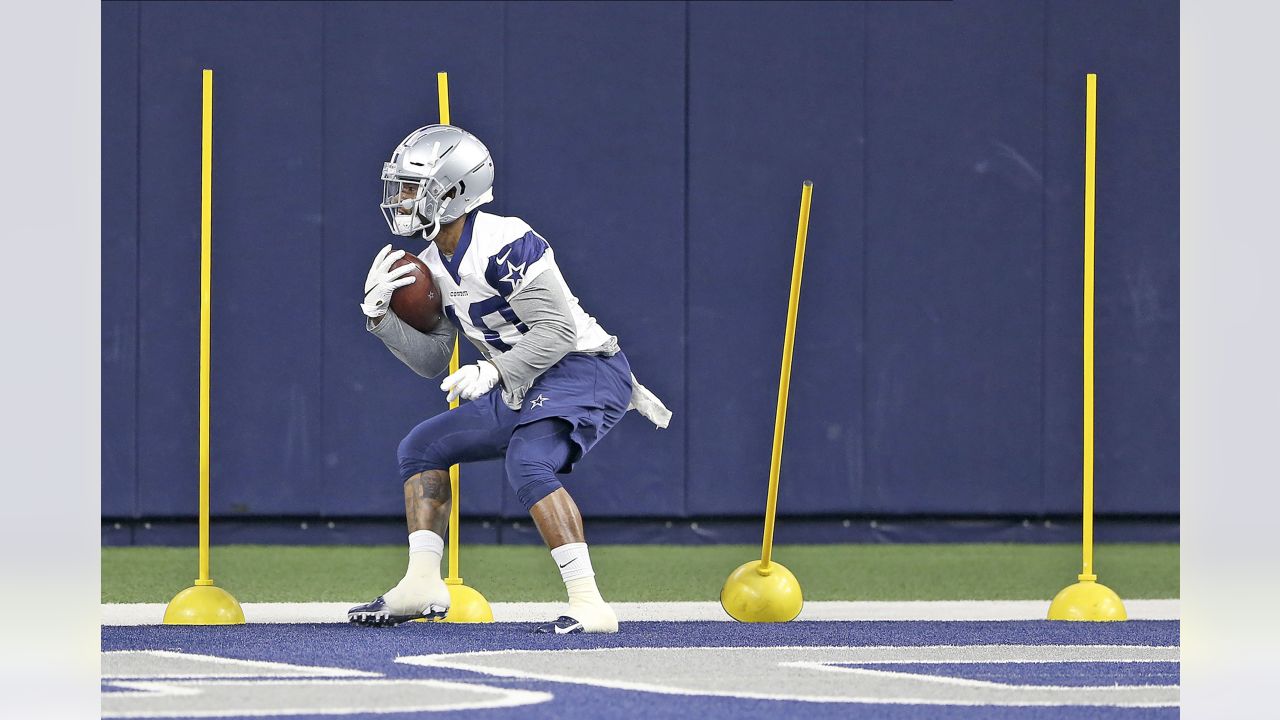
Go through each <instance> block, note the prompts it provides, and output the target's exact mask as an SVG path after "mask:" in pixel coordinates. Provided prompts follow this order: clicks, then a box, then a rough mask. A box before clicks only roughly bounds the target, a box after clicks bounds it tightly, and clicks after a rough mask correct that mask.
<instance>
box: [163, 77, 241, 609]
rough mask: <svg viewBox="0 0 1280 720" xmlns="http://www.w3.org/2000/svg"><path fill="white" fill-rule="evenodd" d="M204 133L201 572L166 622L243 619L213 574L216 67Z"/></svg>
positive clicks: (206, 80) (208, 83)
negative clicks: (211, 349) (211, 352)
mask: <svg viewBox="0 0 1280 720" xmlns="http://www.w3.org/2000/svg"><path fill="white" fill-rule="evenodd" d="M203 92H204V100H203V111H202V115H201V118H202V120H201V136H200V551H199V552H200V576H199V577H198V578H196V581H195V586H194V587H190V588H187V589H186V590H183V591H182V592H180V593H178V595H177V596H175V597H174V598H173V600H171V601H170V602H169V606H168V607H167V608H166V609H165V613H164V622H165V623H166V624H181V625H226V624H239V623H243V622H244V612H243V611H242V610H241V609H240V603H238V602H236V599H235V598H234V597H232V596H231V594H230V593H228V592H227V591H225V590H222V589H220V588H217V587H214V585H213V579H212V578H210V577H209V375H210V367H209V336H210V332H209V329H210V314H211V311H212V303H211V289H212V284H213V283H212V281H211V278H212V265H213V71H212V70H205V71H204V72H203Z"/></svg>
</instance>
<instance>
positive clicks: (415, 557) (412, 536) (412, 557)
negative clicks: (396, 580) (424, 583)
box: [404, 530, 444, 580]
mask: <svg viewBox="0 0 1280 720" xmlns="http://www.w3.org/2000/svg"><path fill="white" fill-rule="evenodd" d="M443 555H444V538H442V537H440V536H439V535H437V534H435V533H433V532H431V531H430V530H415V531H414V532H411V533H409V569H408V570H407V571H406V572H405V574H404V576H405V577H414V578H422V579H424V580H439V579H440V558H441V556H443Z"/></svg>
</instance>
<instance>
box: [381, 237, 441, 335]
mask: <svg viewBox="0 0 1280 720" xmlns="http://www.w3.org/2000/svg"><path fill="white" fill-rule="evenodd" d="M407 263H413V265H414V269H413V272H411V273H409V274H410V275H412V276H414V277H416V278H418V279H417V280H416V281H414V282H413V283H411V284H409V285H405V286H404V287H401V288H396V291H395V292H394V293H392V295H391V311H392V312H394V313H395V314H396V315H397V316H398V317H399V318H400V319H401V320H404V321H405V322H407V323H409V325H410V326H412V327H413V328H414V329H415V330H417V331H418V332H423V333H425V332H430V331H431V329H432V328H434V327H435V326H436V325H439V324H440V321H441V320H442V319H444V314H443V313H444V311H443V309H442V308H441V306H440V291H439V290H438V289H437V288H436V284H435V283H434V282H432V280H431V271H430V270H428V269H427V264H426V263H424V262H422V260H420V259H419V258H418V256H417V255H414V254H413V253H411V252H409V251H407V250H406V251H405V253H404V257H402V258H400V259H399V260H397V261H396V262H395V264H394V265H392V266H391V267H392V268H398V267H400V266H401V265H405V264H407Z"/></svg>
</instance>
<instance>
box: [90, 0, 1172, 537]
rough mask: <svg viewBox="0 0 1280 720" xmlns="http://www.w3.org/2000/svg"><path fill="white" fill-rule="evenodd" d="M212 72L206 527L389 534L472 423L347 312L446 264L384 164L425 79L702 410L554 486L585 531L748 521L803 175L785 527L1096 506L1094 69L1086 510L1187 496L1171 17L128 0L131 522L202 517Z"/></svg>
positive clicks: (471, 483)
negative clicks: (1086, 295)
mask: <svg viewBox="0 0 1280 720" xmlns="http://www.w3.org/2000/svg"><path fill="white" fill-rule="evenodd" d="M446 30H447V31H446ZM203 67H211V68H214V69H215V71H216V81H215V133H214V134H215V153H214V156H215V166H214V167H215V169H214V224H213V227H214V252H213V271H214V272H213V276H214V283H213V301H214V309H213V368H214V374H213V458H214V459H213V467H212V469H213V480H214V492H213V509H214V512H215V513H216V514H219V515H242V516H247V517H262V516H278V515H290V516H331V517H341V516H345V517H354V516H396V515H399V514H400V513H401V512H402V503H401V494H400V489H399V482H398V473H397V467H396V460H395V448H396V445H397V444H398V442H399V440H400V439H401V438H402V437H403V436H404V434H405V433H407V432H408V431H409V430H410V429H411V428H412V427H413V425H414V424H415V423H417V422H419V421H421V420H422V419H425V418H427V417H430V416H431V415H433V414H435V413H437V412H440V411H443V410H444V409H445V407H446V405H445V403H444V400H443V397H442V394H441V393H440V392H439V390H438V389H437V388H436V385H437V384H438V380H437V381H430V380H423V379H421V378H418V377H417V376H416V375H414V374H413V373H412V372H411V371H409V370H408V369H407V368H405V367H404V366H403V365H401V364H400V363H399V362H398V361H397V360H395V358H393V357H392V356H391V355H390V354H389V353H387V352H386V351H385V350H384V348H383V347H382V345H381V343H380V342H378V341H377V339H376V338H374V337H372V336H370V335H369V334H368V333H367V332H365V330H364V327H363V322H362V319H363V318H362V315H361V314H360V312H359V309H358V308H357V304H358V302H359V300H360V297H361V286H362V283H363V280H364V276H365V272H366V270H367V268H368V263H369V261H370V259H371V258H372V256H373V255H374V253H375V252H376V251H377V250H378V249H379V248H380V247H381V246H382V245H384V244H386V243H389V242H390V243H393V244H395V245H396V246H397V247H406V248H408V249H410V250H419V249H421V241H420V240H417V241H414V240H406V239H400V238H395V237H393V236H391V235H390V234H389V233H388V232H387V231H386V228H385V225H384V223H383V220H382V218H381V216H380V213H379V212H378V208H377V202H378V193H379V190H380V184H379V180H378V175H379V171H380V169H381V163H382V162H383V161H384V160H385V159H386V157H387V156H388V155H389V153H390V151H391V149H392V148H393V147H394V145H395V144H396V143H397V142H398V141H399V140H400V139H401V138H402V137H403V136H404V135H406V134H407V133H408V132H409V131H411V130H412V129H414V128H416V127H418V126H420V125H423V124H428V123H432V122H435V121H436V119H437V117H438V115H437V113H438V109H437V104H436V89H435V87H436V86H435V73H436V72H437V71H438V70H447V71H448V72H449V74H450V81H451V85H452V90H453V92H452V115H453V118H452V119H453V121H454V122H455V123H456V124H458V125H461V126H463V127H466V128H468V129H470V130H472V131H473V132H475V133H476V134H477V135H478V136H480V137H481V138H482V139H483V140H484V141H485V142H486V143H487V144H488V146H489V147H490V149H491V150H492V152H493V154H494V157H495V161H496V168H497V179H496V183H495V190H496V195H497V199H496V201H495V203H494V204H493V205H491V206H490V208H489V209H490V210H492V211H494V212H499V213H505V214H511V215H517V216H520V217H522V218H524V219H525V220H526V221H528V222H529V223H530V224H531V225H533V227H534V228H535V229H537V230H538V231H539V232H540V233H542V234H543V235H544V236H546V237H547V239H548V240H549V241H550V243H551V244H552V246H553V247H554V248H555V249H556V252H557V258H558V260H559V261H560V264H561V267H562V269H563V271H564V274H565V276H566V278H567V280H568V281H569V283H570V285H571V287H572V288H573V289H574V290H575V292H576V294H577V295H578V296H579V298H580V299H581V300H582V303H583V306H584V307H585V308H586V309H587V310H588V311H589V312H591V313H592V314H594V315H595V316H596V317H597V318H598V319H599V320H600V322H601V323H602V324H603V325H604V327H605V328H607V329H608V330H609V331H610V332H612V333H614V334H616V335H618V336H619V338H620V340H621V343H622V346H623V348H624V349H625V351H626V352H627V355H628V356H629V358H630V360H631V362H632V366H633V369H634V370H635V373H636V375H637V376H638V377H639V379H640V380H641V381H642V382H644V383H645V384H646V385H648V386H649V387H650V388H651V389H653V390H654V391H655V392H657V393H658V394H659V395H660V396H662V397H663V399H664V400H666V402H667V404H668V405H669V406H670V407H671V408H672V409H673V410H674V411H675V418H674V420H673V422H672V425H671V428H670V429H668V430H665V431H657V430H654V429H653V428H652V427H651V426H649V425H648V423H647V422H645V421H644V420H643V419H642V418H640V417H639V416H636V415H629V416H628V417H627V418H626V419H625V420H624V421H623V422H622V423H621V424H620V425H619V426H618V427H617V428H616V429H615V430H614V431H613V433H612V435H611V436H610V438H609V439H608V440H606V441H605V442H603V443H601V445H600V446H599V447H598V448H597V449H596V450H594V451H593V452H592V453H591V455H590V456H588V457H587V458H586V459H585V460H584V462H583V463H582V464H580V466H579V468H578V470H577V471H575V473H574V474H573V475H571V476H568V477H567V478H566V479H565V482H566V485H567V486H568V487H569V488H570V490H571V491H572V492H573V493H574V496H575V498H576V499H577V500H578V502H579V504H580V505H581V506H582V508H583V511H584V512H585V513H586V514H587V515H589V516H595V517H606V516H615V517H616V516H649V517H689V516H695V517H697V516H754V515H758V514H759V513H760V511H761V509H762V507H763V501H764V495H765V484H766V480H767V473H768V462H769V448H770V441H771V436H772V428H773V420H774V406H775V402H776V391H777V381H778V368H779V361H780V356H781V345H782V332H783V327H784V323H785V309H786V299H787V288H788V282H789V276H790V269H791V259H792V250H793V241H794V237H795V222H796V210H797V205H798V199H799V191H800V184H801V182H802V181H803V180H805V179H813V180H814V182H815V192H814V205H813V216H812V223H811V230H810V241H809V251H808V255H807V258H806V267H805V276H804V285H803V293H802V296H801V301H800V316H799V325H798V333H797V338H796V355H795V363H794V368H793V381H792V388H791V399H790V412H789V416H788V423H787V438H786V452H785V454H784V459H783V466H782V470H783V478H782V489H781V497H780V504H779V510H780V512H782V513H784V514H822V515H853V514H875V515H916V514H970V515H993V514H994V515H1009V514H1027V515H1038V514H1045V513H1073V512H1076V511H1077V510H1078V506H1079V482H1080V461H1079V457H1080V443H1081V436H1080V408H1081V400H1080V381H1081V369H1080V367H1081V363H1080V357H1081V356H1080V333H1081V297H1080V292H1081V276H1082V260H1081V256H1082V249H1081V235H1082V213H1083V211H1082V208H1081V202H1082V172H1083V161H1082V150H1083V112H1084V74H1085V73H1086V72H1097V73H1098V74H1099V76H1100V80H1099V89H1100V102H1099V113H1100V114H1099V164H1098V295H1097V298H1098V325H1097V338H1098V349H1097V353H1098V355H1097V372H1098V385H1097V387H1098V402H1097V406H1098V414H1097V418H1098V426H1097V429H1098V458H1097V472H1098V481H1099V487H1098V510H1099V511H1100V512H1104V513H1106V512H1110V513H1137V514H1172V513H1177V511H1178V494H1177V483H1178V468H1177V458H1178V437H1177V421H1178V390H1177V384H1178V355H1177V348H1178V345H1177V343H1178V284H1177V282H1178V225H1177V222H1178V220H1177V218H1178V185H1177V183H1178V124H1177V123H1178V9H1177V5H1176V4H1175V3H1172V2H1156V1H1135V2H1128V3H1108V2H1101V1H1093V0H1090V1H1089V2H1059V1H1057V0H1046V1H1044V2H997V1H995V0H980V1H979V0H969V1H966V2H956V3H892V4H891V3H870V4H853V3H821V2H815V3H802V2H793V3H734V4H729V3H681V2H636V3H557V2H546V3H504V2H488V3H485V2H476V3H465V4H463V3H431V4H421V3H377V2H370V3H343V2H332V3H318V2H297V3H231V2H227V3H218V2H215V3H130V2H115V3H106V4H104V6H103V114H102V121H103V168H104V169H103V181H104V190H103V240H102V242H103V269H102V272H103V296H102V315H103V323H102V328H103V330H102V332H103V357H102V368H103V390H102V401H103V409H102V413H103V415H102V417H103V460H102V470H103V514H104V516H106V517H143V518H150V517H168V516H190V515H192V514H194V511H195V506H196V502H195V500H196V482H195V481H196V471H197V448H196V440H197V370H198V366H197V353H198V323H197V321H198V297H199V288H198V277H199V128H200V124H199V113H200V92H199V90H200V69H201V68H203ZM463 358H464V361H467V360H470V359H473V358H474V351H472V350H471V349H470V348H469V347H467V346H466V345H465V343H464V347H463ZM462 478H463V492H462V511H463V512H464V513H466V514H468V515H473V516H499V515H501V516H505V517H513V518H514V517H520V516H522V515H523V514H524V511H523V509H522V508H520V506H519V505H518V504H517V503H516V502H515V499H514V496H513V493H512V492H511V490H510V489H509V488H508V487H507V484H506V482H505V479H504V478H503V471H502V468H501V465H500V464H499V463H496V462H489V463H481V464H478V465H476V466H468V467H465V468H464V469H463V473H462Z"/></svg>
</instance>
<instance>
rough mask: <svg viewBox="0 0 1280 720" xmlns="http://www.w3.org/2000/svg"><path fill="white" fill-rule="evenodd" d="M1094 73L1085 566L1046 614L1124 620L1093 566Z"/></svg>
mask: <svg viewBox="0 0 1280 720" xmlns="http://www.w3.org/2000/svg"><path fill="white" fill-rule="evenodd" d="M1097 115H1098V76H1097V75H1095V74H1093V73H1089V74H1088V75H1086V76H1085V131H1084V353H1083V355H1084V418H1083V435H1084V437H1083V440H1084V472H1083V475H1084V503H1083V504H1084V522H1083V537H1082V543H1081V544H1082V546H1083V554H1084V562H1083V569H1082V570H1081V572H1080V575H1079V576H1078V577H1077V580H1079V582H1077V583H1076V584H1074V585H1070V586H1068V587H1066V588H1065V589H1063V590H1062V591H1061V592H1059V593H1058V595H1057V596H1056V597H1054V599H1053V602H1052V603H1051V604H1050V605H1049V619H1050V620H1126V619H1128V614H1127V613H1126V612H1125V609H1124V603H1123V602H1121V600H1120V596H1118V595H1116V593H1115V592H1114V591H1112V590H1111V588H1108V587H1107V586H1105V585H1100V584H1098V582H1097V579H1098V576H1097V575H1095V574H1094V572H1093V461H1094V457H1093V316H1094V310H1093V295H1094V272H1093V266H1094V219H1095V208H1096V205H1095V202H1094V197H1095V191H1096V180H1095V176H1096V174H1097V163H1096V156H1097V148H1098V123H1097Z"/></svg>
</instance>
